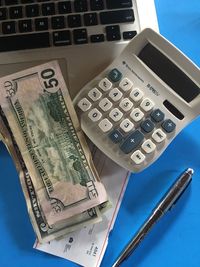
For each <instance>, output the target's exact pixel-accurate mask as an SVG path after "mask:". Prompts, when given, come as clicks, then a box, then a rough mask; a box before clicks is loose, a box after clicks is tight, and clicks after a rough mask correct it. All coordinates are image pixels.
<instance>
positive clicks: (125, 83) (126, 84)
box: [119, 78, 133, 92]
mask: <svg viewBox="0 0 200 267" xmlns="http://www.w3.org/2000/svg"><path fill="white" fill-rule="evenodd" d="M132 86H133V83H132V82H131V81H130V80H129V79H128V78H124V79H123V80H122V81H121V82H120V83H119V87H120V88H121V89H122V90H123V91H124V92H126V91H128V90H130V89H131V87H132Z"/></svg>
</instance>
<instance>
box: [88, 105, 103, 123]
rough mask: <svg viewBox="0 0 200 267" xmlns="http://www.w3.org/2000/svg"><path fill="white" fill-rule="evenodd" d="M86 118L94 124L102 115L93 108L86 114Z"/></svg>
mask: <svg viewBox="0 0 200 267" xmlns="http://www.w3.org/2000/svg"><path fill="white" fill-rule="evenodd" d="M88 117H89V118H90V119H91V120H92V121H93V122H96V121H98V120H100V119H101V117H102V114H101V112H100V111H99V110H98V109H97V108H93V109H92V110H90V112H89V113H88Z"/></svg>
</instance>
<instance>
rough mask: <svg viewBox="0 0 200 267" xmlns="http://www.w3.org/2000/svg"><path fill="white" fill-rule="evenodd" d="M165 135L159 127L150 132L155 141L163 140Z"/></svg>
mask: <svg viewBox="0 0 200 267" xmlns="http://www.w3.org/2000/svg"><path fill="white" fill-rule="evenodd" d="M166 137H167V136H166V134H165V133H164V132H163V131H162V130H161V129H157V130H155V131H154V132H153V134H152V138H153V140H155V141H156V143H161V142H163V141H164V140H165V138H166Z"/></svg>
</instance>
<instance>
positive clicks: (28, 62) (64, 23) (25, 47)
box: [0, 0, 158, 98]
mask: <svg viewBox="0 0 200 267" xmlns="http://www.w3.org/2000/svg"><path fill="white" fill-rule="evenodd" d="M146 27H150V28H153V29H154V30H156V31H158V24H157V17H156V11H155V5H154V0H73V1H63V0H58V1H51V0H50V1H48V0H46V1H42V0H37V1H36V0H2V1H1V6H0V76H4V75H7V74H10V73H13V72H16V71H19V70H22V69H26V68H28V67H30V66H34V65H37V64H40V63H43V62H47V61H49V60H52V59H58V60H59V62H60V65H61V68H62V72H63V75H64V77H65V79H66V82H67V85H68V88H69V91H70V95H71V97H72V98H74V97H75V95H76V94H77V92H78V91H79V90H80V89H81V88H82V87H83V85H84V84H85V83H87V82H88V81H89V80H90V79H92V78H93V77H94V76H95V75H97V74H98V73H99V72H100V71H101V70H103V69H104V68H105V67H106V66H107V65H108V64H109V63H110V62H111V61H112V60H113V59H114V57H116V56H117V55H118V54H119V53H120V52H121V51H122V49H123V48H124V46H125V45H126V44H127V43H128V41H129V40H130V39H131V38H133V37H134V36H135V35H136V34H137V33H138V32H140V31H141V30H142V29H144V28H146Z"/></svg>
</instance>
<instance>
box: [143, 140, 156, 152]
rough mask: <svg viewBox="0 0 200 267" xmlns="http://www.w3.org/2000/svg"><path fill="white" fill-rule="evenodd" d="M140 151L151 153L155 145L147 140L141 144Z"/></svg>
mask: <svg viewBox="0 0 200 267" xmlns="http://www.w3.org/2000/svg"><path fill="white" fill-rule="evenodd" d="M142 149H143V150H144V151H145V152H146V153H147V154H149V153H151V152H153V151H154V150H155V149H156V145H155V144H154V143H153V142H152V141H151V140H150V139H147V140H146V141H145V142H144V143H143V144H142Z"/></svg>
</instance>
